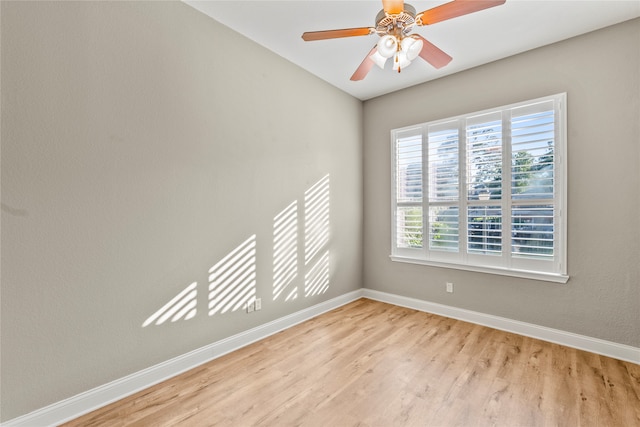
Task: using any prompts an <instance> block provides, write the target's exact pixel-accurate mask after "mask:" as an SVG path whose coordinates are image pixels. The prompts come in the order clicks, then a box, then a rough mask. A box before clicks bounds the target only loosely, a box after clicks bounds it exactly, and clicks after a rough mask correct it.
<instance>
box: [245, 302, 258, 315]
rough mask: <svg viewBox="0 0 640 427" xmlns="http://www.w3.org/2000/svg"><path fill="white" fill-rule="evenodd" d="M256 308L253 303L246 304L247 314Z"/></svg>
mask: <svg viewBox="0 0 640 427" xmlns="http://www.w3.org/2000/svg"><path fill="white" fill-rule="evenodd" d="M255 308H256V306H255V305H254V303H253V302H250V303H249V304H247V313H251V312H253V311H254V310H255Z"/></svg>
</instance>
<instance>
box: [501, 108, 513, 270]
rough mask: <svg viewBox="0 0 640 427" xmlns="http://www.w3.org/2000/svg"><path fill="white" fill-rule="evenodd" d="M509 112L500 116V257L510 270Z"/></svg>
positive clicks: (510, 179)
mask: <svg viewBox="0 0 640 427" xmlns="http://www.w3.org/2000/svg"><path fill="white" fill-rule="evenodd" d="M511 157H512V150H511V111H510V110H509V111H508V112H504V113H503V114H502V257H503V260H504V263H505V267H507V268H511V206H512V203H511V194H512V189H511V185H512V176H511Z"/></svg>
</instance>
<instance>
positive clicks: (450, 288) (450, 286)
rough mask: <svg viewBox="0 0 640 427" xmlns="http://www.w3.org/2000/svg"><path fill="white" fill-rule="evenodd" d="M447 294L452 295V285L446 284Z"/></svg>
mask: <svg viewBox="0 0 640 427" xmlns="http://www.w3.org/2000/svg"><path fill="white" fill-rule="evenodd" d="M447 292H449V293H453V283H451V282H447Z"/></svg>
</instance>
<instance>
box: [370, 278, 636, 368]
mask: <svg viewBox="0 0 640 427" xmlns="http://www.w3.org/2000/svg"><path fill="white" fill-rule="evenodd" d="M363 296H364V298H369V299H372V300H376V301H381V302H386V303H389V304H394V305H399V306H401V307H407V308H412V309H414V310H419V311H424V312H427V313H433V314H438V315H440V316H445V317H451V318H453V319H458V320H463V321H465V322H470V323H476V324H478V325H483V326H488V327H490V328H494V329H499V330H502V331H507V332H513V333H516V334H519V335H524V336H527V337H531V338H536V339H540V340H543V341H548V342H552V343H555V344H561V345H565V346H567V347H572V348H577V349H580V350H586V351H589V352H592V353H596V354H601V355H603V356H608V357H613V358H615V359H620V360H624V361H626V362H631V363H637V364H640V348H637V347H632V346H628V345H624V344H617V343H614V342H611V341H605V340H601V339H598V338H591V337H588V336H584V335H578V334H574V333H571V332H565V331H562V330H559V329H552V328H547V327H544V326H538V325H534V324H531V323H525V322H520V321H517V320H512V319H507V318H504V317H498V316H492V315H490V314H484V313H479V312H477V311H471V310H465V309H462V308H456V307H451V306H447V305H443V304H437V303H433V302H428V301H423V300H419V299H415V298H409V297H404V296H400V295H394V294H389V293H386V292H380V291H375V290H373V289H364V290H363Z"/></svg>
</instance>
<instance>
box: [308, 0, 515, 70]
mask: <svg viewBox="0 0 640 427" xmlns="http://www.w3.org/2000/svg"><path fill="white" fill-rule="evenodd" d="M505 1H506V0H453V1H451V2H449V3H445V4H442V5H440V6H436V7H434V8H431V9H429V10H425V11H424V12H421V13H418V14H416V9H415V8H414V7H413V6H411V5H410V4H406V3H404V0H382V7H383V9H382V10H381V11H380V12H379V13H378V15H377V16H376V26H375V27H361V28H347V29H342V30H325V31H311V32H306V33H304V34H302V39H303V40H304V41H314V40H326V39H334V38H342V37H355V36H366V35H370V34H377V35H378V36H380V40H379V41H378V44H377V45H376V46H374V48H373V49H372V50H371V52H369V54H368V55H367V56H366V57H365V58H364V61H362V63H361V64H360V66H359V67H358V68H357V69H356V71H355V73H353V75H352V76H351V80H353V81H356V80H362V79H364V78H365V76H366V75H367V73H368V72H369V70H371V67H373V65H374V64H375V65H377V66H378V67H380V68H382V69H384V66H385V64H386V62H387V59H389V58H392V57H393V65H392V68H393V70H394V71H397V72H400V71H402V69H404V68H406V67H407V66H409V65H410V64H411V61H413V60H414V59H416V58H417V57H418V56H419V57H421V58H422V59H424V60H425V61H426V62H428V63H429V64H431V65H432V66H433V67H435V68H442V67H444V66H445V65H447V64H448V63H449V62H451V60H452V58H451V56H449V55H448V54H447V53H445V52H443V51H442V50H440V49H439V48H438V47H436V46H435V45H434V44H432V43H430V42H429V41H427V40H426V39H425V38H424V37H422V36H420V35H419V34H411V32H412V31H413V28H414V26H416V25H418V26H424V25H431V24H435V23H436V22H441V21H445V20H447V19H451V18H455V17H458V16H462V15H467V14H469V13H473V12H478V11H480V10H483V9H488V8H490V7H494V6H499V5H501V4H504V3H505Z"/></svg>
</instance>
